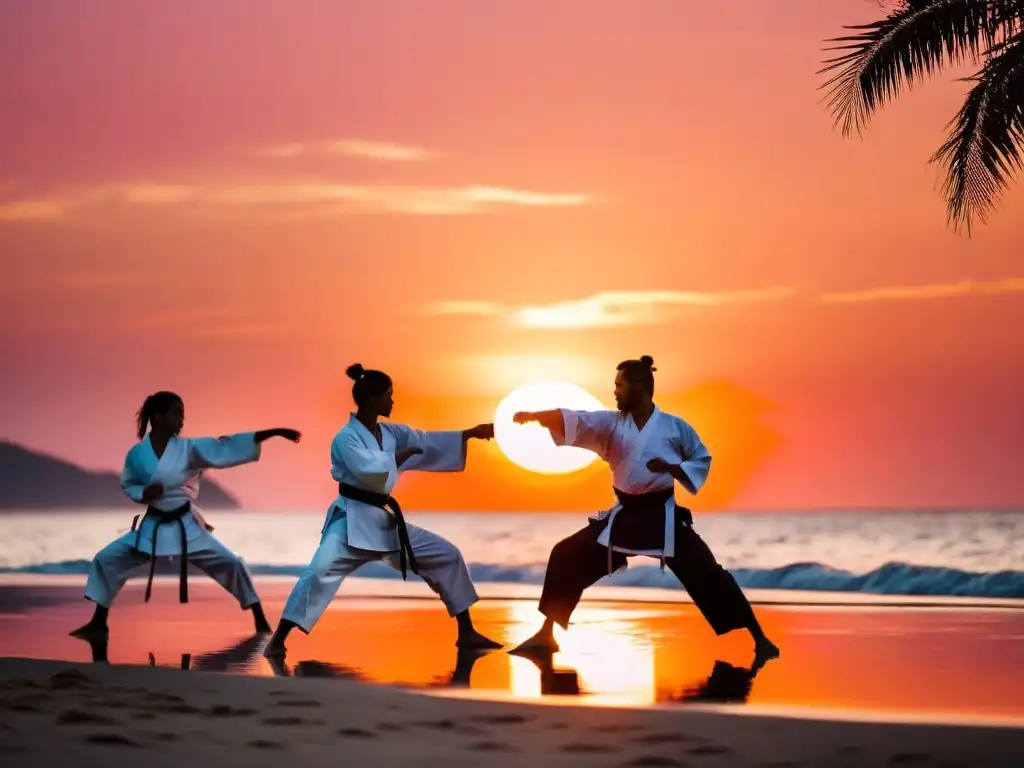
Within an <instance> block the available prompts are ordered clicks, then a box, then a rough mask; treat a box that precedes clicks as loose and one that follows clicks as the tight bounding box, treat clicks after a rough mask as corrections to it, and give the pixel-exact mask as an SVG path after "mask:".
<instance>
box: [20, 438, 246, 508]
mask: <svg viewBox="0 0 1024 768" xmlns="http://www.w3.org/2000/svg"><path fill="white" fill-rule="evenodd" d="M199 503H200V504H201V505H202V506H203V507H204V508H205V509H238V507H239V503H238V500H237V499H236V498H235V497H234V496H232V495H231V494H229V493H228V492H227V491H225V490H224V489H223V488H221V487H220V486H218V485H217V484H216V483H215V482H214V481H213V480H210V479H208V478H205V477H204V478H203V482H202V485H201V487H200V489H199ZM127 506H136V505H134V504H133V503H132V502H131V501H129V500H128V497H126V496H125V495H124V492H123V491H122V490H121V479H120V477H119V475H118V474H117V473H115V472H89V471H87V470H84V469H82V468H81V467H76V466H75V465H74V464H70V463H68V462H66V461H62V460H60V459H58V458H55V457H53V456H47V455H46V454H42V453H37V452H35V451H31V450H29V449H28V448H25V447H23V446H20V445H16V444H14V443H9V442H4V441H0V510H2V509H63V508H78V509H85V508H90V507H92V508H95V507H104V508H107V509H109V508H111V507H127Z"/></svg>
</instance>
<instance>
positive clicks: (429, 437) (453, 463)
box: [389, 424, 494, 472]
mask: <svg viewBox="0 0 1024 768" xmlns="http://www.w3.org/2000/svg"><path fill="white" fill-rule="evenodd" d="M389 428H391V429H393V430H394V432H395V439H396V442H397V444H398V448H399V450H400V451H401V450H409V449H419V452H418V453H417V454H416V455H414V456H411V457H410V458H409V459H408V460H407V461H406V462H405V463H404V464H402V465H401V468H402V470H403V471H412V470H415V471H418V472H461V471H463V470H464V469H465V468H466V443H467V442H469V441H470V440H490V439H491V438H492V437H494V425H493V424H478V425H477V426H475V427H471V428H470V429H464V430H461V431H457V430H455V431H429V432H426V431H422V430H419V429H413V428H412V427H409V426H406V425H405V424H390V425H389Z"/></svg>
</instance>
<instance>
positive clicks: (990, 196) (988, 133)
mask: <svg viewBox="0 0 1024 768" xmlns="http://www.w3.org/2000/svg"><path fill="white" fill-rule="evenodd" d="M1018 30H1019V27H1018ZM969 81H970V82H974V83H975V85H974V87H973V88H972V89H971V91H970V93H968V94H967V98H966V99H965V100H964V104H963V106H962V107H961V109H960V111H959V112H958V113H957V116H956V117H955V118H954V119H953V120H952V121H950V124H949V126H948V127H949V128H950V129H951V134H950V136H949V138H948V139H947V140H946V142H945V143H944V144H943V145H942V147H941V148H940V149H939V150H938V152H936V153H935V155H934V156H933V157H932V161H933V162H937V163H940V164H941V165H943V166H944V168H945V171H946V174H945V180H944V182H943V190H942V191H943V194H944V196H945V197H946V209H947V215H948V217H949V220H950V221H951V222H952V223H953V225H954V227H956V228H959V227H961V226H965V227H966V228H967V231H968V233H970V231H971V224H972V222H973V220H974V219H975V218H977V219H978V220H979V221H981V222H985V221H986V218H987V214H988V213H989V212H990V211H991V210H992V208H993V207H994V206H995V204H996V203H997V202H998V200H999V198H1000V196H1001V194H1002V192H1003V191H1004V190H1005V189H1006V188H1007V187H1008V186H1009V183H1010V179H1011V178H1012V177H1013V175H1014V173H1015V172H1016V171H1019V170H1021V168H1022V160H1024V34H1022V33H1021V32H1020V31H1017V33H1016V34H1015V35H1013V36H1012V37H1010V38H1008V39H1006V40H1004V41H1001V42H1000V43H997V44H996V45H994V46H993V47H992V49H991V51H990V56H989V58H988V61H987V63H986V64H985V66H984V67H983V68H982V69H981V71H980V72H978V73H977V74H976V75H975V76H974V77H972V78H969Z"/></svg>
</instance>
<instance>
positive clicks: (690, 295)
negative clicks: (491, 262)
mask: <svg viewBox="0 0 1024 768" xmlns="http://www.w3.org/2000/svg"><path fill="white" fill-rule="evenodd" d="M1000 294H1006V295H1008V294H1024V278H1019V277H1014V278H1008V279H1005V280H997V281H992V282H974V281H970V280H964V281H961V282H957V283H936V284H924V285H909V286H882V287H874V288H867V289H863V290H859V291H846V292H824V293H813V292H811V293H804V292H801V291H798V290H797V289H796V288H795V287H792V286H775V287H770V288H758V289H753V290H742V291H717V292H716V291H606V292H602V293H596V294H594V295H593V296H588V297H585V298H582V299H571V300H568V301H558V302H552V303H549V304H537V305H506V304H500V303H497V302H490V301H480V300H464V301H442V302H438V303H435V304H432V305H430V306H429V307H428V312H430V313H432V314H438V315H472V316H477V317H494V318H499V319H501V320H504V321H505V322H506V323H508V324H509V325H512V326H517V327H520V328H562V329H569V328H581V329H582V328H612V327H617V326H630V325H649V324H654V323H663V322H668V321H670V320H672V319H673V318H674V317H675V316H676V315H677V314H678V313H679V311H680V310H682V309H685V308H709V309H710V308H715V307H727V306H734V305H749V304H765V303H771V302H780V301H785V300H790V299H801V300H802V301H816V302H820V303H825V304H848V305H856V304H869V303H874V302H893V301H924V300H929V299H952V298H957V297H960V296H971V295H990V296H991V295H1000Z"/></svg>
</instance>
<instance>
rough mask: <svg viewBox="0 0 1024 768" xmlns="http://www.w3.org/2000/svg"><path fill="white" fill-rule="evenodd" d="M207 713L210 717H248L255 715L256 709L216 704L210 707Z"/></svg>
mask: <svg viewBox="0 0 1024 768" xmlns="http://www.w3.org/2000/svg"><path fill="white" fill-rule="evenodd" d="M208 714H209V715H210V716H212V717H248V716H249V715H255V714H256V710H255V709H244V708H241V707H232V706H231V705H230V704H217V705H215V706H213V707H211V708H210V711H209V713H208Z"/></svg>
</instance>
